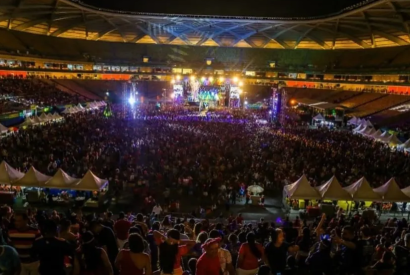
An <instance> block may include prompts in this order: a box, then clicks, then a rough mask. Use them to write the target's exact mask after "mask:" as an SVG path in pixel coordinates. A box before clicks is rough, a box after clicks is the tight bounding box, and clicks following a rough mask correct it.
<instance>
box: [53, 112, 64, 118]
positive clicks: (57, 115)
mask: <svg viewBox="0 0 410 275" xmlns="http://www.w3.org/2000/svg"><path fill="white" fill-rule="evenodd" d="M53 118H54V119H55V120H60V119H62V118H63V117H62V116H60V115H59V114H58V113H54V114H53Z"/></svg>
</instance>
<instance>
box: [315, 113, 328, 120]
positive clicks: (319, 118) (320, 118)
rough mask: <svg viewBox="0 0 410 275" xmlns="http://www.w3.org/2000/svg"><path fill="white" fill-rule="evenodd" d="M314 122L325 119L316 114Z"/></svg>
mask: <svg viewBox="0 0 410 275" xmlns="http://www.w3.org/2000/svg"><path fill="white" fill-rule="evenodd" d="M313 119H314V120H325V118H324V117H323V116H322V114H317V115H315V116H314V117H313Z"/></svg>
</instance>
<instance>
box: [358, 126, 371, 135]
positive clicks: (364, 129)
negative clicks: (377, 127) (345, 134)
mask: <svg viewBox="0 0 410 275" xmlns="http://www.w3.org/2000/svg"><path fill="white" fill-rule="evenodd" d="M369 129H370V127H368V126H363V128H362V129H361V130H359V131H357V132H358V133H359V134H361V135H364V134H365V133H366V131H369Z"/></svg>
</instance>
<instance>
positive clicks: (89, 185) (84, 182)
mask: <svg viewBox="0 0 410 275" xmlns="http://www.w3.org/2000/svg"><path fill="white" fill-rule="evenodd" d="M107 184H108V180H106V179H100V178H99V177H97V176H96V175H94V174H93V173H92V172H91V170H88V171H87V173H86V174H85V175H84V177H83V178H82V179H81V180H80V181H79V182H77V183H75V184H73V185H71V187H70V189H74V190H82V191H99V190H101V189H103V188H104V187H105V186H106V185H107Z"/></svg>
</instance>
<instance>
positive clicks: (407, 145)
mask: <svg viewBox="0 0 410 275" xmlns="http://www.w3.org/2000/svg"><path fill="white" fill-rule="evenodd" d="M406 148H410V139H408V140H406V141H405V142H404V143H403V144H400V145H397V149H398V150H400V151H404V149H406Z"/></svg>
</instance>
